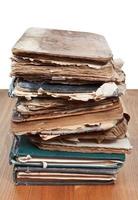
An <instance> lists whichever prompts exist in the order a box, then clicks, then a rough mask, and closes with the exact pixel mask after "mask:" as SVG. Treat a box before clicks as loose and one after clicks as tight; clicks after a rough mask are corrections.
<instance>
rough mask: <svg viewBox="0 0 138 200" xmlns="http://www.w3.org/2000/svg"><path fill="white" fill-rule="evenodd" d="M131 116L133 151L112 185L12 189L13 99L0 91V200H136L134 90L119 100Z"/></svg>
mask: <svg viewBox="0 0 138 200" xmlns="http://www.w3.org/2000/svg"><path fill="white" fill-rule="evenodd" d="M123 100H124V102H125V107H126V109H127V111H128V113H129V114H130V115H131V121H130V123H129V133H130V140H131V143H132V145H133V151H132V153H131V154H130V155H128V156H127V161H126V163H125V165H124V167H123V168H122V169H121V170H120V173H119V174H118V180H117V182H116V184H115V185H104V186H101V185H97V186H94V185H92V186H15V185H14V183H13V181H12V166H10V165H9V151H10V146H11V142H12V135H11V134H10V131H9V128H10V117H11V110H12V107H13V104H14V102H13V100H12V101H11V100H10V98H8V95H7V90H1V91H0V129H1V131H0V136H1V137H0V200H32V199H33V200H45V199H46V200H91V199H93V200H103V199H104V200H108V199H110V200H130V199H131V200H138V120H137V119H138V90H128V91H127V94H126V95H125V97H124V98H123Z"/></svg>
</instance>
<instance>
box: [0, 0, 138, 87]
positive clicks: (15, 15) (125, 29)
mask: <svg viewBox="0 0 138 200" xmlns="http://www.w3.org/2000/svg"><path fill="white" fill-rule="evenodd" d="M137 3H138V1H137V0H103V1H102V0H95V1H93V0H3V1H2V0H0V89H3V88H8V87H9V83H10V80H9V73H10V56H11V48H12V46H13V45H14V43H15V42H16V40H17V39H18V38H19V37H20V36H21V35H22V34H23V32H24V31H25V30H26V29H27V28H28V27H47V28H58V29H69V30H80V31H89V32H95V33H99V34H103V35H104V36H105V37H106V39H107V41H108V43H109V45H110V47H111V49H112V52H113V54H114V57H121V58H122V59H123V60H124V61H125V65H124V71H125V73H126V76H127V87H128V88H138V73H137V72H138V4H137Z"/></svg>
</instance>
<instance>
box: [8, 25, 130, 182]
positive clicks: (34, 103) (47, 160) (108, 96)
mask: <svg viewBox="0 0 138 200" xmlns="http://www.w3.org/2000/svg"><path fill="white" fill-rule="evenodd" d="M12 54H13V56H12V68H11V76H12V77H13V82H12V84H11V87H10V89H9V95H10V96H11V97H15V98H16V99H17V102H16V105H15V107H14V109H13V114H12V125H11V132H12V133H13V135H14V140H13V145H12V148H11V153H10V161H11V163H12V164H13V166H14V168H13V171H14V173H13V174H14V181H15V183H16V184H17V185H22V184H24V185H48V184H63V185H64V184H65V185H66V184H70V185H73V184H109V183H114V182H115V180H116V175H117V173H118V171H119V169H120V168H121V167H122V166H123V163H124V161H125V154H126V153H129V152H130V151H131V148H132V147H131V145H130V143H129V140H128V137H127V135H128V134H127V125H128V121H129V115H128V114H127V113H124V111H123V107H122V103H121V100H120V96H121V95H122V94H124V92H125V75H124V72H123V71H122V69H121V67H122V65H123V62H122V61H121V60H120V59H113V55H112V52H111V50H110V48H109V46H108V44H107V42H106V40H105V38H104V37H103V36H102V35H98V34H94V33H87V32H76V31H65V30H54V29H40V28H30V29H28V30H27V31H26V32H25V33H24V34H23V36H22V37H21V38H20V39H19V40H18V41H17V43H16V44H15V46H14V47H13V49H12Z"/></svg>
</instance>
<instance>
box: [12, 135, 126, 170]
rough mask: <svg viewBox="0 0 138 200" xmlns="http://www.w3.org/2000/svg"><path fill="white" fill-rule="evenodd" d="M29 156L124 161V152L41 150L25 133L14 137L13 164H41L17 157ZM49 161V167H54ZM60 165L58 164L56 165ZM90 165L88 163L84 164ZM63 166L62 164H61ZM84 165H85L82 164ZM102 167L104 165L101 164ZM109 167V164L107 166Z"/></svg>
mask: <svg viewBox="0 0 138 200" xmlns="http://www.w3.org/2000/svg"><path fill="white" fill-rule="evenodd" d="M28 155H29V156H30V157H31V158H39V160H41V158H42V159H43V158H51V159H52V158H53V159H66V160H68V159H75V160H78V159H83V160H106V161H108V160H109V161H110V160H112V161H115V162H114V163H115V164H114V165H113V167H119V166H122V163H123V162H124V161H125V154H116V153H78V152H64V151H62V152H61V151H49V150H42V149H39V148H37V147H36V146H34V145H33V144H32V143H31V142H30V141H29V139H28V137H27V136H26V135H24V136H17V137H15V138H14V141H13V145H12V148H11V152H10V162H11V163H14V164H19V165H24V166H27V165H29V166H33V165H35V166H42V162H41V161H40V162H33V163H31V162H23V163H20V162H19V159H18V158H19V157H20V158H21V157H26V156H28ZM54 166H55V164H54V165H52V163H51V167H54ZM56 166H57V167H60V164H57V165H56ZM64 166H65V167H67V166H69V167H73V166H74V167H80V166H81V165H71V166H70V165H68V164H66V165H64ZM86 166H87V167H90V166H89V165H86ZM62 167H63V165H62ZM82 167H85V165H82ZM103 167H104V166H103ZM109 168H110V166H109Z"/></svg>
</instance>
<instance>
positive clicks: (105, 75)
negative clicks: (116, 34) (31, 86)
mask: <svg viewBox="0 0 138 200" xmlns="http://www.w3.org/2000/svg"><path fill="white" fill-rule="evenodd" d="M12 53H13V57H12V72H11V76H16V77H20V78H23V79H24V80H34V81H38V82H40V81H44V80H46V81H47V82H50V83H68V84H93V83H96V82H111V81H114V82H116V83H117V84H121V83H123V82H124V81H125V76H124V73H123V71H122V70H121V67H122V65H123V62H122V61H121V60H113V56H112V52H111V50H110V48H109V46H108V44H107V41H106V39H105V38H104V37H103V36H102V35H98V34H94V33H87V32H76V31H66V30H54V29H39V28H30V29H28V30H27V31H26V32H25V33H24V34H23V36H22V37H21V38H20V39H19V40H18V42H17V43H16V44H15V46H14V47H13V49H12Z"/></svg>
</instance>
